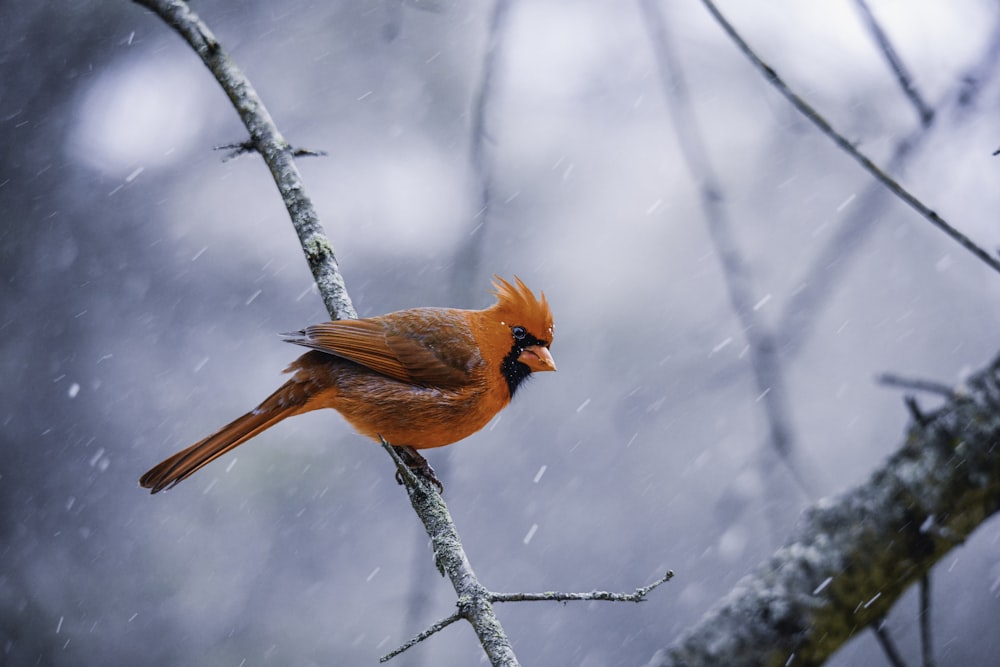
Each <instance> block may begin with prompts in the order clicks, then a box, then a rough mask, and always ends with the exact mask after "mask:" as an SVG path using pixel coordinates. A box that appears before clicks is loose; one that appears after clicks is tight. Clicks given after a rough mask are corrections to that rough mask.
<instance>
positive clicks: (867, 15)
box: [854, 0, 934, 127]
mask: <svg viewBox="0 0 1000 667" xmlns="http://www.w3.org/2000/svg"><path fill="white" fill-rule="evenodd" d="M854 5H855V6H856V7H857V8H858V13H859V14H861V18H862V19H863V20H864V22H865V26H866V27H867V28H868V31H869V32H870V33H871V34H872V37H873V38H874V39H875V42H876V43H877V44H878V46H879V48H880V49H881V50H882V55H884V56H885V59H886V61H887V62H888V63H889V67H891V68H892V73H893V74H895V75H896V81H897V82H898V83H899V87H900V88H902V89H903V93H904V94H905V95H906V97H907V99H909V100H910V103H911V104H913V107H914V108H915V109H916V110H917V115H918V116H920V124H921V125H923V126H924V127H927V126H928V125H930V124H931V121H932V120H933V119H934V110H933V109H931V108H930V106H928V105H927V102H925V101H924V98H923V97H922V96H921V95H920V92H919V91H918V90H917V86H916V84H914V83H913V77H912V76H911V75H910V73H909V71H908V70H907V69H906V65H904V64H903V59H902V58H900V57H899V54H898V53H896V48H895V47H894V46H893V45H892V41H890V40H889V35H887V34H885V30H883V29H882V26H881V25H880V24H879V22H878V19H876V18H875V15H874V14H872V10H871V8H870V7H869V6H868V3H867V2H866V1H865V0H854Z"/></svg>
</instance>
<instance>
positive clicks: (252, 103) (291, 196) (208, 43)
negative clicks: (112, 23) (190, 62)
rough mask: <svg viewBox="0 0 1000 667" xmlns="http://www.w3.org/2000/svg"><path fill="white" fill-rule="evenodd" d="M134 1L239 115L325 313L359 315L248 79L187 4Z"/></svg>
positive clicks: (291, 159) (283, 144)
mask: <svg viewBox="0 0 1000 667" xmlns="http://www.w3.org/2000/svg"><path fill="white" fill-rule="evenodd" d="M134 1H135V2H136V3H137V4H139V5H142V6H143V7H146V8H147V9H150V10H151V11H153V12H154V13H156V14H157V15H158V16H159V17H160V18H161V19H163V21H164V22H166V23H167V25H169V26H170V27H171V28H173V29H174V30H175V31H176V32H177V33H178V34H179V35H180V36H181V37H183V38H184V40H185V41H186V42H187V43H188V44H189V45H190V46H191V48H192V49H194V50H195V52H196V53H197V54H198V56H199V57H201V60H202V62H204V63H205V65H206V66H207V67H208V69H209V70H211V72H212V74H213V75H214V76H215V79H216V80H217V81H218V82H219V85H220V86H222V89H223V90H224V91H225V92H226V95H228V96H229V100H230V101H231V102H232V103H233V106H234V107H236V111H237V112H238V113H239V115H240V119H241V120H242V121H243V124H244V125H245V126H246V128H247V131H248V132H249V133H250V141H252V142H253V144H254V146H255V147H256V149H257V151H258V152H259V153H260V154H261V157H263V158H264V162H265V163H266V164H267V166H268V168H269V169H270V170H271V175H272V177H273V178H274V182H275V184H276V185H277V186H278V191H279V192H280V193H281V199H282V200H283V201H284V202H285V208H287V209H288V215H289V217H290V218H291V220H292V225H293V226H294V227H295V231H296V233H297V234H298V236H299V242H300V243H301V244H302V250H303V252H305V255H306V261H307V262H308V263H309V268H310V270H311V271H312V274H313V278H314V279H315V280H316V286H317V287H318V288H319V293H320V295H321V296H322V297H323V303H324V304H325V305H326V309H327V310H328V311H329V313H330V317H332V318H333V319H356V318H357V316H358V314H357V312H356V311H355V310H354V305H353V304H352V303H351V297H350V296H349V295H348V294H347V287H346V285H345V284H344V277H343V276H342V275H341V273H340V266H339V264H338V263H337V257H336V254H335V253H334V250H333V244H332V243H330V239H329V238H328V237H327V236H326V233H325V232H324V231H323V226H322V225H321V224H320V221H319V215H318V214H317V213H316V208H315V207H314V206H313V204H312V200H310V199H309V197H308V196H307V195H306V189H305V186H304V184H303V182H302V177H301V175H300V174H299V170H298V167H296V166H295V156H294V154H293V153H294V151H293V150H292V148H291V147H290V146H289V145H288V142H287V141H285V138H284V137H283V136H282V135H281V132H280V131H279V130H278V126H277V125H275V123H274V119H272V118H271V114H270V113H268V111H267V108H266V107H265V106H264V102H263V101H262V100H261V99H260V96H259V95H257V91H256V90H254V87H253V85H251V83H250V80H249V79H247V77H246V76H245V75H244V74H243V72H242V71H241V70H240V68H239V67H237V66H236V63H234V62H233V61H232V59H231V58H230V57H229V55H228V54H227V53H226V52H225V51H224V50H223V49H222V47H221V46H220V45H219V42H218V41H217V40H216V39H215V35H213V34H212V31H211V30H210V29H209V27H208V26H207V25H206V24H205V23H204V22H203V21H202V20H201V18H200V17H199V16H198V15H197V14H196V13H195V12H194V11H192V10H191V8H190V7H189V6H188V4H187V3H186V2H182V1H181V0H134Z"/></svg>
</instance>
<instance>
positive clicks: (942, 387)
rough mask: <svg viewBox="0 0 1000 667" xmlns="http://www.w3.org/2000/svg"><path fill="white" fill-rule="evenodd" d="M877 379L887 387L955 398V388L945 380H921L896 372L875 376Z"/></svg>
mask: <svg viewBox="0 0 1000 667" xmlns="http://www.w3.org/2000/svg"><path fill="white" fill-rule="evenodd" d="M875 381H876V382H878V383H879V384H881V385H885V386H887V387H898V388H900V389H911V390H913V391H923V392H927V393H930V394H937V395H938V396H944V397H945V398H954V397H955V390H954V389H953V388H951V387H949V386H948V385H946V384H945V383H943V382H937V381H936V380H921V379H919V378H908V377H903V376H902V375H896V374H894V373H882V374H881V375H879V376H877V377H876V378H875Z"/></svg>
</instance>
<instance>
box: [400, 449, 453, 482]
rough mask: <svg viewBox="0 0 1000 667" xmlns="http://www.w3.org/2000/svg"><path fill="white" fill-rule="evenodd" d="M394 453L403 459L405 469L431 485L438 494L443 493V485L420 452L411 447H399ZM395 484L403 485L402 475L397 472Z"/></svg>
mask: <svg viewBox="0 0 1000 667" xmlns="http://www.w3.org/2000/svg"><path fill="white" fill-rule="evenodd" d="M396 452H398V453H399V457H400V458H401V459H403V463H405V464H406V467H407V468H409V469H410V470H411V471H412V472H413V474H414V475H416V476H417V477H421V478H423V479H424V480H426V481H428V482H430V483H431V484H433V485H434V488H436V489H437V492H438V493H444V485H443V484H442V483H441V480H440V479H438V477H437V475H436V474H435V473H434V468H432V467H431V464H430V463H428V462H427V459H425V458H424V457H423V455H422V454H421V453H420V452H418V451H417V450H415V449H414V448H413V447H400V446H397V447H396ZM396 483H397V484H402V483H403V474H402V473H401V472H400V471H399V470H397V471H396Z"/></svg>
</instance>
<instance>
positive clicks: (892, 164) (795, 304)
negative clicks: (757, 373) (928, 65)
mask: <svg viewBox="0 0 1000 667" xmlns="http://www.w3.org/2000/svg"><path fill="white" fill-rule="evenodd" d="M998 61H1000V20H997V22H996V23H995V24H994V27H993V33H992V35H991V36H990V38H989V40H987V46H986V48H985V49H984V51H983V53H982V55H981V56H980V57H979V58H978V59H977V61H976V62H974V63H972V64H971V65H970V66H969V67H967V68H966V69H965V70H964V71H963V72H962V74H961V76H959V77H957V80H958V81H959V83H958V84H957V85H956V86H955V87H954V88H953V89H952V90H950V91H948V93H946V94H945V95H944V96H943V97H942V99H941V101H939V102H938V104H937V105H936V108H937V111H936V112H935V115H934V117H933V119H932V120H933V122H932V123H930V124H929V125H928V126H926V127H924V126H921V127H918V128H916V129H915V130H914V131H913V132H910V133H909V134H908V135H906V136H905V137H903V138H902V139H900V140H899V141H897V142H896V145H895V146H894V147H893V150H892V156H891V157H890V158H889V162H888V163H887V165H886V171H887V172H889V173H892V174H898V173H902V171H903V170H904V169H905V168H906V165H907V163H908V162H909V160H910V159H911V158H913V157H914V156H915V155H917V154H918V152H919V149H920V148H922V147H923V146H924V145H925V144H926V142H927V140H928V139H929V138H930V136H931V134H932V132H931V131H932V130H933V129H934V128H937V127H940V126H941V123H940V122H939V120H940V118H941V117H942V116H943V115H944V114H945V112H947V111H961V110H962V109H963V108H966V107H969V106H971V105H973V104H974V103H975V102H976V98H977V96H978V95H979V94H980V93H981V91H982V90H983V83H984V82H985V81H987V80H988V79H989V78H990V77H993V76H995V74H996V72H997V71H1000V69H998V67H997V65H998ZM888 195H889V193H888V192H886V190H885V188H883V187H882V185H881V184H879V183H872V184H871V185H870V186H869V187H868V188H866V190H865V192H863V193H862V194H861V195H860V196H859V197H858V198H857V200H856V201H852V202H851V205H850V206H851V210H852V211H853V213H852V214H851V215H849V216H848V217H847V219H846V220H844V221H843V222H841V223H840V224H838V225H837V228H836V230H835V231H834V233H833V234H832V235H831V236H830V238H829V239H828V240H827V242H826V244H825V245H824V247H823V249H822V250H821V251H820V252H819V253H818V254H817V256H816V258H815V259H814V260H813V261H812V263H811V264H810V266H809V268H808V269H807V270H806V271H805V273H804V277H803V279H802V280H800V281H799V284H800V285H801V286H802V287H801V289H799V290H798V291H796V292H795V293H794V294H793V295H792V297H791V299H790V300H789V302H788V304H787V305H786V306H785V308H784V310H783V312H782V315H781V317H780V318H779V320H778V321H779V324H778V327H777V330H778V331H780V332H782V341H781V343H782V349H783V351H784V352H785V355H786V358H787V357H788V356H790V355H793V354H795V353H796V352H798V351H799V350H800V349H802V347H803V345H804V343H805V341H806V339H807V337H806V333H807V331H808V330H809V329H810V324H811V323H812V322H813V321H814V320H815V319H816V318H817V316H818V314H819V313H820V312H821V311H822V309H823V307H824V306H825V304H826V302H827V300H828V297H829V295H830V293H831V292H832V290H833V288H834V286H835V285H836V284H837V282H838V281H839V279H840V277H841V276H842V275H843V274H844V272H845V271H846V270H847V268H848V266H849V265H850V261H851V259H852V257H853V256H854V255H856V254H857V252H858V251H859V250H860V249H861V248H863V247H864V244H865V242H866V241H867V239H868V238H870V236H871V234H872V232H874V231H875V230H876V229H878V228H879V226H878V225H877V224H872V220H876V219H878V217H879V215H880V212H881V210H882V209H883V208H884V207H885V206H886V204H887V203H888V201H889V196H888Z"/></svg>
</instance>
